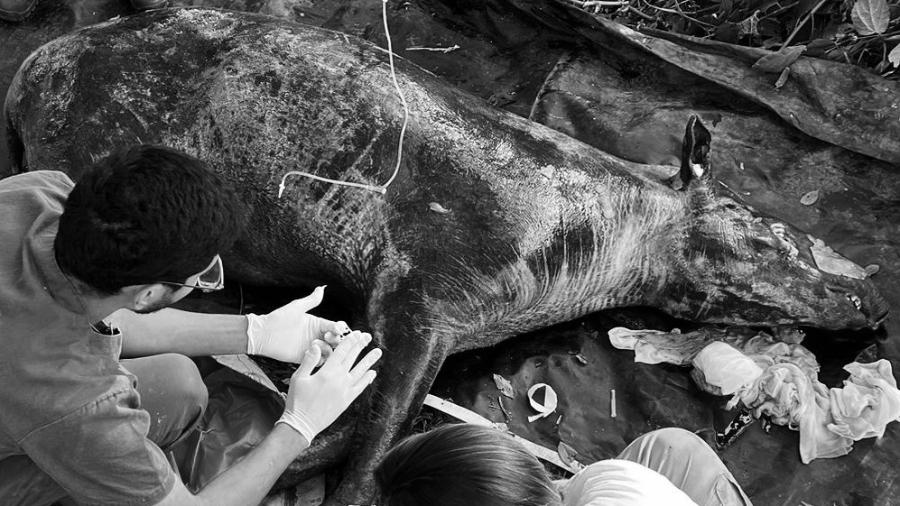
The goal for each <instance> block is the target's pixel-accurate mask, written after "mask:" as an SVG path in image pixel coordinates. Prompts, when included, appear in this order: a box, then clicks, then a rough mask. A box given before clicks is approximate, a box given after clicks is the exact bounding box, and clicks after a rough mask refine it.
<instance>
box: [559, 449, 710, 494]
mask: <svg viewBox="0 0 900 506" xmlns="http://www.w3.org/2000/svg"><path fill="white" fill-rule="evenodd" d="M561 492H562V494H563V497H564V499H565V505H566V506H593V505H595V504H596V505H600V504H603V505H616V506H626V505H627V506H643V505H648V506H649V505H655V504H667V505H671V506H694V505H695V503H694V502H693V501H691V499H690V498H689V497H688V496H687V495H686V494H685V493H684V492H682V491H681V490H680V489H679V488H678V487H676V486H675V485H674V484H672V482H671V481H669V480H668V479H667V478H666V477H665V476H663V475H661V474H659V473H657V472H656V471H654V470H652V469H650V468H648V467H645V466H642V465H640V464H638V463H635V462H631V461H628V460H619V459H609V460H601V461H599V462H595V463H593V464H591V465H589V466H587V467H585V468H584V469H582V470H581V471H580V472H578V473H577V474H576V475H575V476H573V477H572V479H570V480H569V482H568V483H566V484H565V485H564V486H563V487H562V490H561Z"/></svg>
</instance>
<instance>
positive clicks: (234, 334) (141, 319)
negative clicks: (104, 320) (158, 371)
mask: <svg viewBox="0 0 900 506" xmlns="http://www.w3.org/2000/svg"><path fill="white" fill-rule="evenodd" d="M112 320H113V323H114V324H115V325H116V326H118V327H119V329H120V330H121V332H122V358H135V357H146V356H149V355H158V354H160V353H180V354H182V355H187V356H189V357H196V356H206V355H228V354H234V353H244V352H246V351H247V318H246V317H245V316H242V315H217V314H204V313H191V312H188V311H180V310H178V309H163V310H160V311H157V312H155V313H151V314H137V313H134V312H131V311H128V310H120V311H117V312H116V313H114V314H113V316H112Z"/></svg>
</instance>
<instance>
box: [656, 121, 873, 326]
mask: <svg viewBox="0 0 900 506" xmlns="http://www.w3.org/2000/svg"><path fill="white" fill-rule="evenodd" d="M709 141H710V135H709V132H707V131H706V129H705V128H704V127H703V125H702V124H701V123H700V121H699V120H698V119H696V118H691V120H690V121H689V123H688V128H687V131H686V134H685V146H684V150H683V157H682V167H681V171H680V173H679V179H681V182H682V185H681V190H680V191H683V192H685V198H687V199H689V200H690V202H691V209H692V213H693V216H692V219H691V220H690V224H689V225H688V229H687V230H685V232H684V237H685V240H686V241H687V242H688V244H687V247H686V248H684V249H683V251H685V252H686V253H685V255H684V256H685V258H683V259H681V260H682V261H681V262H680V266H679V269H680V272H679V275H677V276H674V279H673V281H674V282H673V283H670V286H669V288H670V290H669V291H668V292H667V293H666V295H665V297H666V299H667V300H665V301H663V304H662V305H663V306H664V309H665V310H666V311H667V312H669V313H670V314H674V315H678V316H682V317H685V318H689V319H692V320H699V321H712V322H715V321H721V322H729V323H733V324H746V325H803V326H811V327H818V328H824V329H835V330H836V329H859V328H864V327H871V328H875V327H877V326H878V325H880V324H881V322H882V321H883V320H884V318H885V316H886V315H887V311H888V306H887V303H886V301H885V300H884V299H883V298H882V297H881V295H880V294H879V293H878V291H877V290H876V289H875V287H874V285H873V284H872V283H871V282H870V281H868V280H867V279H865V278H866V272H865V270H864V269H863V268H861V267H860V266H858V265H857V264H855V263H853V262H852V261H850V260H848V259H846V258H844V257H842V256H840V255H839V254H837V253H836V252H834V251H833V250H831V248H829V247H828V246H826V245H825V244H824V243H823V242H822V241H821V240H819V239H816V238H815V237H813V236H810V235H808V234H806V233H804V232H802V231H800V230H798V229H796V228H794V227H792V226H791V225H789V224H786V223H783V222H780V221H778V220H775V219H773V218H770V217H766V216H763V215H760V214H758V213H756V212H755V211H753V210H752V209H750V208H748V207H747V206H745V205H744V204H742V203H740V202H738V201H736V200H735V199H733V198H731V197H730V196H728V195H724V194H721V193H720V192H719V191H718V187H717V185H712V184H709V183H708V181H709V180H710V170H709V162H708V159H709V158H708V156H707V154H708V152H709Z"/></svg>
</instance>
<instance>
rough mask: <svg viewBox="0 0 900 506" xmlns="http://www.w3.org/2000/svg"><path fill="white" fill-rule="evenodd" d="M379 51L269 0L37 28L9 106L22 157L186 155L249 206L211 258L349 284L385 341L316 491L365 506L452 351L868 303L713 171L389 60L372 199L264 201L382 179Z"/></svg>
mask: <svg viewBox="0 0 900 506" xmlns="http://www.w3.org/2000/svg"><path fill="white" fill-rule="evenodd" d="M387 59H388V55H387V54H386V53H385V51H384V50H381V49H379V48H377V47H374V46H372V45H370V44H369V43H366V42H364V41H362V40H359V39H356V38H353V37H349V36H347V35H344V34H340V33H335V32H331V31H327V30H322V29H316V28H312V27H308V26H299V25H295V24H292V23H288V22H283V21H278V20H275V19H271V18H267V17H264V16H259V15H249V14H242V13H237V12H225V11H210V10H163V11H158V12H153V13H150V14H146V15H142V16H133V17H128V18H123V19H118V20H113V21H110V22H107V23H104V24H101V25H97V26H94V27H90V28H87V29H84V30H80V31H77V32H75V33H73V34H70V35H67V36H65V37H63V38H60V39H58V40H56V41H54V42H51V43H50V44H48V45H46V46H44V47H42V48H41V49H39V50H38V51H37V52H36V53H35V54H33V55H32V56H31V57H30V58H29V59H28V60H27V61H26V62H25V63H24V64H23V66H22V68H21V70H20V72H19V74H18V75H17V77H16V79H15V82H14V83H13V86H12V87H11V90H10V92H9V95H8V98H7V102H6V120H7V122H8V124H9V128H10V132H11V138H10V147H11V149H12V152H13V153H14V157H15V160H14V164H15V166H16V167H17V168H18V169H17V170H36V169H56V170H64V171H66V172H68V173H69V174H70V175H71V176H73V178H75V179H77V178H78V175H79V173H80V172H81V171H82V170H83V169H84V167H86V166H87V165H88V164H89V163H90V162H91V160H92V159H95V158H96V157H100V156H103V155H104V154H106V153H108V152H109V151H110V150H111V149H113V148H115V147H118V146H122V145H127V144H132V143H136V142H158V143H162V144H166V145H169V146H173V147H176V148H179V149H182V150H185V151H187V152H189V153H192V154H194V155H196V156H198V157H200V158H201V159H203V160H205V161H206V162H207V163H208V164H209V165H210V166H211V167H212V168H214V169H215V170H216V171H218V172H219V173H221V174H223V175H224V176H226V177H227V178H229V179H230V180H231V181H233V182H234V183H235V184H236V185H237V186H238V188H239V189H240V191H241V192H242V194H243V196H244V198H245V199H246V201H247V202H248V203H249V204H250V205H251V206H252V208H253V212H252V217H251V220H250V227H249V231H248V232H247V234H246V235H245V237H243V238H242V239H241V240H240V241H239V243H238V245H237V246H236V247H235V248H234V250H233V251H231V252H228V254H227V255H226V262H227V263H228V265H229V273H230V274H231V275H232V278H238V279H240V280H241V281H243V282H246V283H251V284H256V285H281V286H309V285H312V284H320V283H329V284H332V285H340V286H342V287H343V288H345V289H346V290H348V291H349V292H350V293H352V294H353V300H352V301H351V302H350V303H352V304H354V305H355V306H356V307H357V308H358V313H359V314H360V317H359V319H358V321H356V322H354V326H355V327H357V328H364V329H368V330H370V331H371V332H372V333H373V335H374V336H375V338H376V340H377V344H378V345H379V346H382V347H383V348H384V349H385V351H386V353H385V358H384V359H383V360H382V364H381V366H380V375H379V377H378V380H377V381H376V383H375V385H374V392H373V395H371V396H370V398H369V399H368V405H367V407H366V409H367V410H368V412H367V413H366V414H362V415H361V416H359V417H357V418H355V420H357V422H354V421H353V420H350V418H351V417H347V418H346V419H344V420H343V421H342V423H340V424H338V427H337V428H335V429H334V430H332V431H331V432H329V433H327V434H326V435H325V437H323V438H322V441H321V442H318V443H317V444H316V445H315V446H314V447H313V448H312V449H311V450H310V452H309V453H308V454H305V455H304V458H303V459H302V460H301V461H299V463H298V465H300V466H302V467H303V468H304V469H306V470H309V471H315V470H320V469H322V468H323V467H324V466H327V465H333V464H335V463H337V462H339V461H343V462H344V464H343V465H344V470H343V474H342V475H341V476H342V482H341V484H340V485H339V486H338V489H337V490H336V492H335V494H334V495H333V497H332V498H331V499H330V501H331V503H332V504H348V503H360V504H365V500H366V499H367V498H368V497H367V496H369V494H371V492H372V489H371V478H370V476H371V470H372V468H373V466H374V464H375V463H376V462H377V459H378V458H379V456H380V455H382V454H383V452H384V451H385V450H386V449H387V448H389V447H390V446H391V445H392V444H393V443H394V442H396V441H397V439H398V438H399V437H400V436H402V435H403V433H404V431H405V430H406V429H407V428H408V427H409V423H410V421H411V417H412V416H413V415H414V414H415V413H416V412H417V411H418V409H419V407H420V406H421V403H422V400H423V398H424V396H425V394H426V393H427V391H428V389H429V387H430V385H431V382H432V381H433V379H434V377H435V374H436V373H437V371H438V369H439V368H440V366H441V364H442V363H443V361H444V359H445V358H446V357H447V356H448V355H449V354H450V353H453V352H457V351H461V350H465V349H471V348H476V347H483V346H489V345H492V344H495V343H497V342H499V341H502V340H504V339H507V338H509V337H512V336H514V335H517V334H521V333H525V332H529V331H531V330H535V329H538V328H542V327H546V326H549V325H552V324H555V323H558V322H563V321H567V320H571V319H574V318H577V317H580V316H583V315H585V314H587V313H590V312H594V311H597V310H600V309H605V308H611V307H617V306H626V305H627V306H633V305H645V306H653V307H657V308H659V309H662V310H664V311H666V312H668V313H670V314H672V315H674V316H677V317H682V318H687V319H691V320H696V321H703V322H712V323H721V322H727V323H730V324H737V325H765V326H768V325H809V326H815V327H822V328H829V329H843V328H861V327H867V326H873V325H875V324H877V322H878V321H879V320H880V319H881V318H882V317H883V316H884V314H885V312H886V308H885V306H884V303H883V302H882V300H881V298H880V297H879V296H878V294H877V293H876V292H875V290H874V288H873V287H872V285H871V284H870V283H869V282H868V281H864V280H851V279H849V278H844V277H841V276H835V275H831V274H827V273H824V272H821V271H819V270H818V269H817V268H816V267H815V264H814V263H813V261H812V259H811V256H810V255H809V253H808V247H809V244H810V243H809V239H808V238H807V237H806V235H805V234H803V233H800V232H799V231H797V230H794V229H792V228H791V227H789V226H788V227H785V228H784V229H781V228H779V235H775V234H774V233H773V232H772V230H771V228H770V227H771V225H773V222H772V221H771V220H769V219H767V218H765V217H761V216H757V215H756V214H755V213H754V211H753V210H752V209H749V208H747V207H744V206H743V205H741V204H739V203H737V202H736V201H734V200H733V199H731V198H729V197H727V196H723V195H718V194H717V193H716V188H714V186H717V185H714V184H711V183H709V181H710V180H709V179H708V178H709V174H708V171H701V172H703V173H704V178H701V179H693V180H691V181H690V182H689V184H688V185H687V187H686V188H684V189H683V190H682V191H676V190H673V189H672V188H670V187H669V186H668V185H666V184H662V183H660V182H659V181H655V180H651V179H650V178H648V177H645V176H644V175H642V174H646V173H647V172H646V171H643V170H642V168H641V167H640V166H638V165H635V164H632V163H629V162H626V161H623V160H621V159H618V158H615V157H613V156H611V155H608V154H606V153H604V152H602V151H599V150H597V149H595V148H592V147H590V146H588V145H586V144H583V143H581V142H579V141H576V140H574V139H572V138H570V137H567V136H565V135H563V134H560V133H558V132H555V131H553V130H550V129H548V128H545V127H543V126H541V125H538V124H536V123H533V122H530V121H528V120H526V119H523V118H520V117H517V116H513V115H511V114H508V113H505V112H502V111H499V110H496V109H493V108H491V107H489V106H488V105H486V104H485V103H483V102H482V101H480V100H478V99H476V98H473V97H471V96H469V95H467V94H465V93H462V92H460V91H457V90H455V89H453V88H452V87H450V86H448V85H447V84H446V83H444V82H442V81H441V80H440V79H438V78H436V77H434V76H433V75H431V74H429V73H427V72H425V71H423V70H421V69H420V68H418V67H416V66H414V65H411V64H409V63H408V62H405V61H403V60H397V78H398V80H399V83H400V86H401V87H402V89H403V90H404V93H405V95H406V99H407V101H408V103H409V111H410V117H409V128H408V131H407V134H406V138H405V143H404V148H403V162H402V165H401V168H400V172H399V175H398V176H397V178H396V180H395V181H394V182H393V184H392V185H391V186H390V187H389V188H388V190H387V192H386V194H380V193H377V192H369V191H365V190H360V189H356V188H346V187H340V186H333V185H329V184H325V183H321V182H315V181H311V180H308V179H300V178H295V179H290V180H289V181H288V185H287V188H286V190H285V192H284V196H283V198H280V199H279V198H278V197H277V191H278V185H279V182H280V180H281V177H282V175H283V174H284V173H285V172H287V171H289V170H304V171H308V172H312V173H315V174H318V175H320V176H325V177H330V178H334V179H341V180H349V181H357V182H361V183H366V184H372V185H379V184H383V183H384V182H385V181H387V180H388V178H389V177H390V176H391V174H392V172H393V168H394V164H395V163H396V156H397V141H398V137H399V130H400V126H401V123H402V118H403V110H402V107H401V105H400V102H399V100H398V98H397V96H396V92H395V91H394V89H393V86H392V83H391V75H390V71H389V66H388V63H387ZM685 120H687V118H685ZM712 146H713V147H712V149H715V141H714V140H713V145H712ZM701 154H703V153H701ZM694 168H695V169H696V168H697V167H694ZM698 173H699V172H698ZM432 204H438V205H439V206H440V207H435V206H434V205H432ZM441 208H443V209H441ZM435 209H436V210H437V211H436V210H435ZM439 211H440V212H439ZM443 211H449V212H443ZM851 299H853V300H851ZM857 306H858V307H857Z"/></svg>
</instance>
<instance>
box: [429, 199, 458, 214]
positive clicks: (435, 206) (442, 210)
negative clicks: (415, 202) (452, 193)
mask: <svg viewBox="0 0 900 506" xmlns="http://www.w3.org/2000/svg"><path fill="white" fill-rule="evenodd" d="M428 209H431V210H432V211H434V212H436V213H441V214H447V213H451V212H453V211H451V210H449V209H447V208H446V207H444V206H442V205H440V204H438V203H437V202H431V203H430V204H428Z"/></svg>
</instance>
